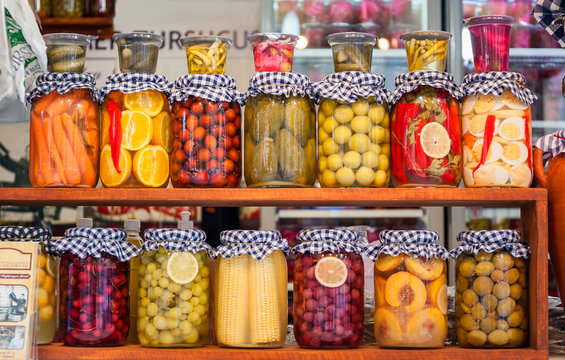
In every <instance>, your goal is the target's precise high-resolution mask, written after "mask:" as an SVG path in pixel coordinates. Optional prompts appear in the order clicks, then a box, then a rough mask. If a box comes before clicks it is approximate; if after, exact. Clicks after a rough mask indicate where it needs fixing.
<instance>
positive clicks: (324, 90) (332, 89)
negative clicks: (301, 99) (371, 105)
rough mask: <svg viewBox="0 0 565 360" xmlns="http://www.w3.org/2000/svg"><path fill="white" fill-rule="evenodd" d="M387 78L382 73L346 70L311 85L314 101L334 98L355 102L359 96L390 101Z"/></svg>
mask: <svg viewBox="0 0 565 360" xmlns="http://www.w3.org/2000/svg"><path fill="white" fill-rule="evenodd" d="M385 83H386V79H385V77H384V76H382V75H377V74H373V73H366V72H361V71H344V72H339V73H334V74H330V75H328V76H326V77H325V78H324V80H322V81H317V82H315V83H312V85H311V90H310V91H311V93H312V96H313V97H314V101H315V102H316V103H318V102H319V101H320V99H322V98H325V99H334V100H340V101H345V102H348V103H353V102H355V101H357V100H358V99H359V98H365V99H367V98H369V97H373V98H374V99H375V101H376V102H377V103H378V104H379V105H382V104H383V103H385V102H387V101H388V98H389V97H390V92H389V91H388V90H387V89H385Z"/></svg>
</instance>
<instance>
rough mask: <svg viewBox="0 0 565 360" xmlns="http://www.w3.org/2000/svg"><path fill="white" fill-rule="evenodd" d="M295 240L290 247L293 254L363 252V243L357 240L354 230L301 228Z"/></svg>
mask: <svg viewBox="0 0 565 360" xmlns="http://www.w3.org/2000/svg"><path fill="white" fill-rule="evenodd" d="M296 240H298V242H299V244H298V245H296V246H295V247H293V248H292V252H293V253H295V254H305V253H310V254H321V253H323V252H332V253H339V252H340V251H342V250H343V251H347V252H354V253H356V254H364V252H365V243H363V241H361V240H359V236H358V234H357V232H356V231H354V230H345V229H312V230H302V231H300V232H299V233H298V235H297V236H296Z"/></svg>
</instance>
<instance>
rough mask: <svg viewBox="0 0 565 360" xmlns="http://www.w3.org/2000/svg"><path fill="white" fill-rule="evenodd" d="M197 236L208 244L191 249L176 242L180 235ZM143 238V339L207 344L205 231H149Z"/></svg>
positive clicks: (139, 329) (170, 344)
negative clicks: (144, 241) (144, 240)
mask: <svg viewBox="0 0 565 360" xmlns="http://www.w3.org/2000/svg"><path fill="white" fill-rule="evenodd" d="M193 237H198V241H195V242H199V243H202V244H204V245H202V246H200V247H197V248H192V250H190V251H189V250H188V249H189V248H187V247H186V246H184V248H183V246H179V245H178V244H179V243H181V242H183V240H180V239H185V238H193ZM145 239H146V243H145V244H144V247H143V248H144V252H143V254H142V256H141V265H140V266H139V307H138V309H137V311H138V315H139V319H138V323H137V334H138V337H139V342H140V343H141V345H142V346H146V347H197V346H203V345H204V344H206V343H207V342H208V320H209V318H208V316H209V315H208V314H209V299H210V268H209V267H208V255H207V253H206V250H205V249H204V246H207V244H206V243H205V242H204V239H205V235H204V233H203V232H202V231H196V230H179V229H149V230H147V231H146V232H145ZM174 248H176V249H178V248H183V250H187V251H182V250H178V251H176V250H172V249H174ZM198 249H202V250H198Z"/></svg>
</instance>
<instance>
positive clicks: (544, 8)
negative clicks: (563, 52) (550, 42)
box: [532, 0, 565, 47]
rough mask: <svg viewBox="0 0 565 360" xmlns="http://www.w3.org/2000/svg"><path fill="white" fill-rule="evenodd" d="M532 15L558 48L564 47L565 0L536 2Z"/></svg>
mask: <svg viewBox="0 0 565 360" xmlns="http://www.w3.org/2000/svg"><path fill="white" fill-rule="evenodd" d="M532 15H533V16H534V18H535V19H536V20H537V21H538V22H539V24H540V25H541V27H542V28H544V29H545V31H547V32H548V33H549V35H551V37H553V38H554V39H555V40H557V42H558V43H559V46H561V47H565V30H564V28H563V27H564V26H565V22H564V18H565V0H538V1H537V4H536V6H535V7H534V9H533V10H532Z"/></svg>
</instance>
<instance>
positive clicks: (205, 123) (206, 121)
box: [200, 114, 214, 128]
mask: <svg viewBox="0 0 565 360" xmlns="http://www.w3.org/2000/svg"><path fill="white" fill-rule="evenodd" d="M213 123H214V119H213V118H212V117H211V116H210V115H208V114H204V115H202V116H201V117H200V126H202V127H205V128H209V127H210V126H212V124H213Z"/></svg>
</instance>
